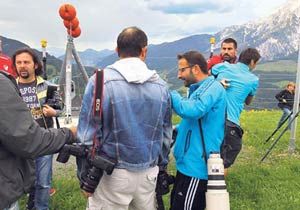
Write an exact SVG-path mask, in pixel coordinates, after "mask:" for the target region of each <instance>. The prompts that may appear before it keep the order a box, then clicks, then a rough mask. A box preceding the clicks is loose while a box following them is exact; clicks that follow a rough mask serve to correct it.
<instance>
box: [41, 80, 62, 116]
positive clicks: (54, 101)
mask: <svg viewBox="0 0 300 210" xmlns="http://www.w3.org/2000/svg"><path fill="white" fill-rule="evenodd" d="M45 103H46V104H48V105H49V106H51V107H52V108H53V109H58V110H62V109H63V103H62V100H61V97H60V95H59V92H58V90H57V86H55V85H48V88H47V97H46V102H45Z"/></svg>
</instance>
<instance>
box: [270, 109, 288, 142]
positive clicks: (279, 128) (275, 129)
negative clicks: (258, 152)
mask: <svg viewBox="0 0 300 210" xmlns="http://www.w3.org/2000/svg"><path fill="white" fill-rule="evenodd" d="M292 114H293V112H291V113H290V114H289V115H288V116H287V117H286V118H285V119H284V121H283V122H282V123H281V124H280V125H279V126H278V127H277V128H276V129H275V130H274V131H273V133H272V134H271V135H270V136H269V137H268V138H267V139H266V141H265V143H267V142H268V141H269V140H270V139H271V138H272V137H273V136H274V135H275V133H276V132H277V131H278V130H279V129H280V128H281V127H282V126H283V125H284V123H285V122H286V121H287V120H288V119H289V118H290V116H291V115H292Z"/></svg>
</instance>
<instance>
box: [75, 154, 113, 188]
mask: <svg viewBox="0 0 300 210" xmlns="http://www.w3.org/2000/svg"><path fill="white" fill-rule="evenodd" d="M89 166H90V167H89V168H88V170H87V173H83V176H81V180H80V188H81V189H83V190H84V191H86V192H89V193H94V192H95V189H96V187H97V185H98V183H99V182H100V179H101V177H102V176H103V172H104V171H105V172H106V173H107V174H108V175H111V174H112V172H113V170H114V167H115V163H114V162H112V161H110V160H108V159H106V158H104V157H102V156H99V155H96V156H95V157H94V158H93V159H89Z"/></svg>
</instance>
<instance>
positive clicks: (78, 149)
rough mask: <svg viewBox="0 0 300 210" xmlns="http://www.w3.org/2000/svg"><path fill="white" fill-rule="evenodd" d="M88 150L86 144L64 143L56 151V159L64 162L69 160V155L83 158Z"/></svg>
mask: <svg viewBox="0 0 300 210" xmlns="http://www.w3.org/2000/svg"><path fill="white" fill-rule="evenodd" d="M88 152H89V149H88V147H87V146H83V145H68V144H65V145H64V146H63V148H62V149H61V150H60V152H59V153H58V156H57V158H56V161H57V162H60V163H66V162H68V161H69V158H70V155H73V156H75V157H81V158H83V157H87V156H88Z"/></svg>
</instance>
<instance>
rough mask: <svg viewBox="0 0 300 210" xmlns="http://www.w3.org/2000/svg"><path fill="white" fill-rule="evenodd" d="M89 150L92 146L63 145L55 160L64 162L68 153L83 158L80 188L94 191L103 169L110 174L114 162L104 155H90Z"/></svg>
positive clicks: (66, 160) (67, 158)
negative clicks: (83, 164)
mask: <svg viewBox="0 0 300 210" xmlns="http://www.w3.org/2000/svg"><path fill="white" fill-rule="evenodd" d="M91 150H92V148H91V147H88V146H86V145H64V146H63V148H62V149H61V150H60V152H59V154H58V156H57V159H56V161H58V162H60V163H66V162H68V160H69V158H70V155H73V156H75V157H77V158H79V159H84V161H85V162H86V164H85V167H84V169H83V171H82V172H81V175H80V178H79V179H80V188H81V189H83V190H84V191H86V192H89V193H94V191H95V189H96V187H97V185H98V183H99V181H100V179H101V177H102V176H103V173H104V171H105V172H106V173H107V174H108V175H111V174H112V172H113V170H114V167H115V165H116V164H115V163H114V162H112V161H111V160H109V159H107V158H106V157H103V156H100V155H97V154H96V155H95V156H94V157H92V156H91V154H92V151H91Z"/></svg>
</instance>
